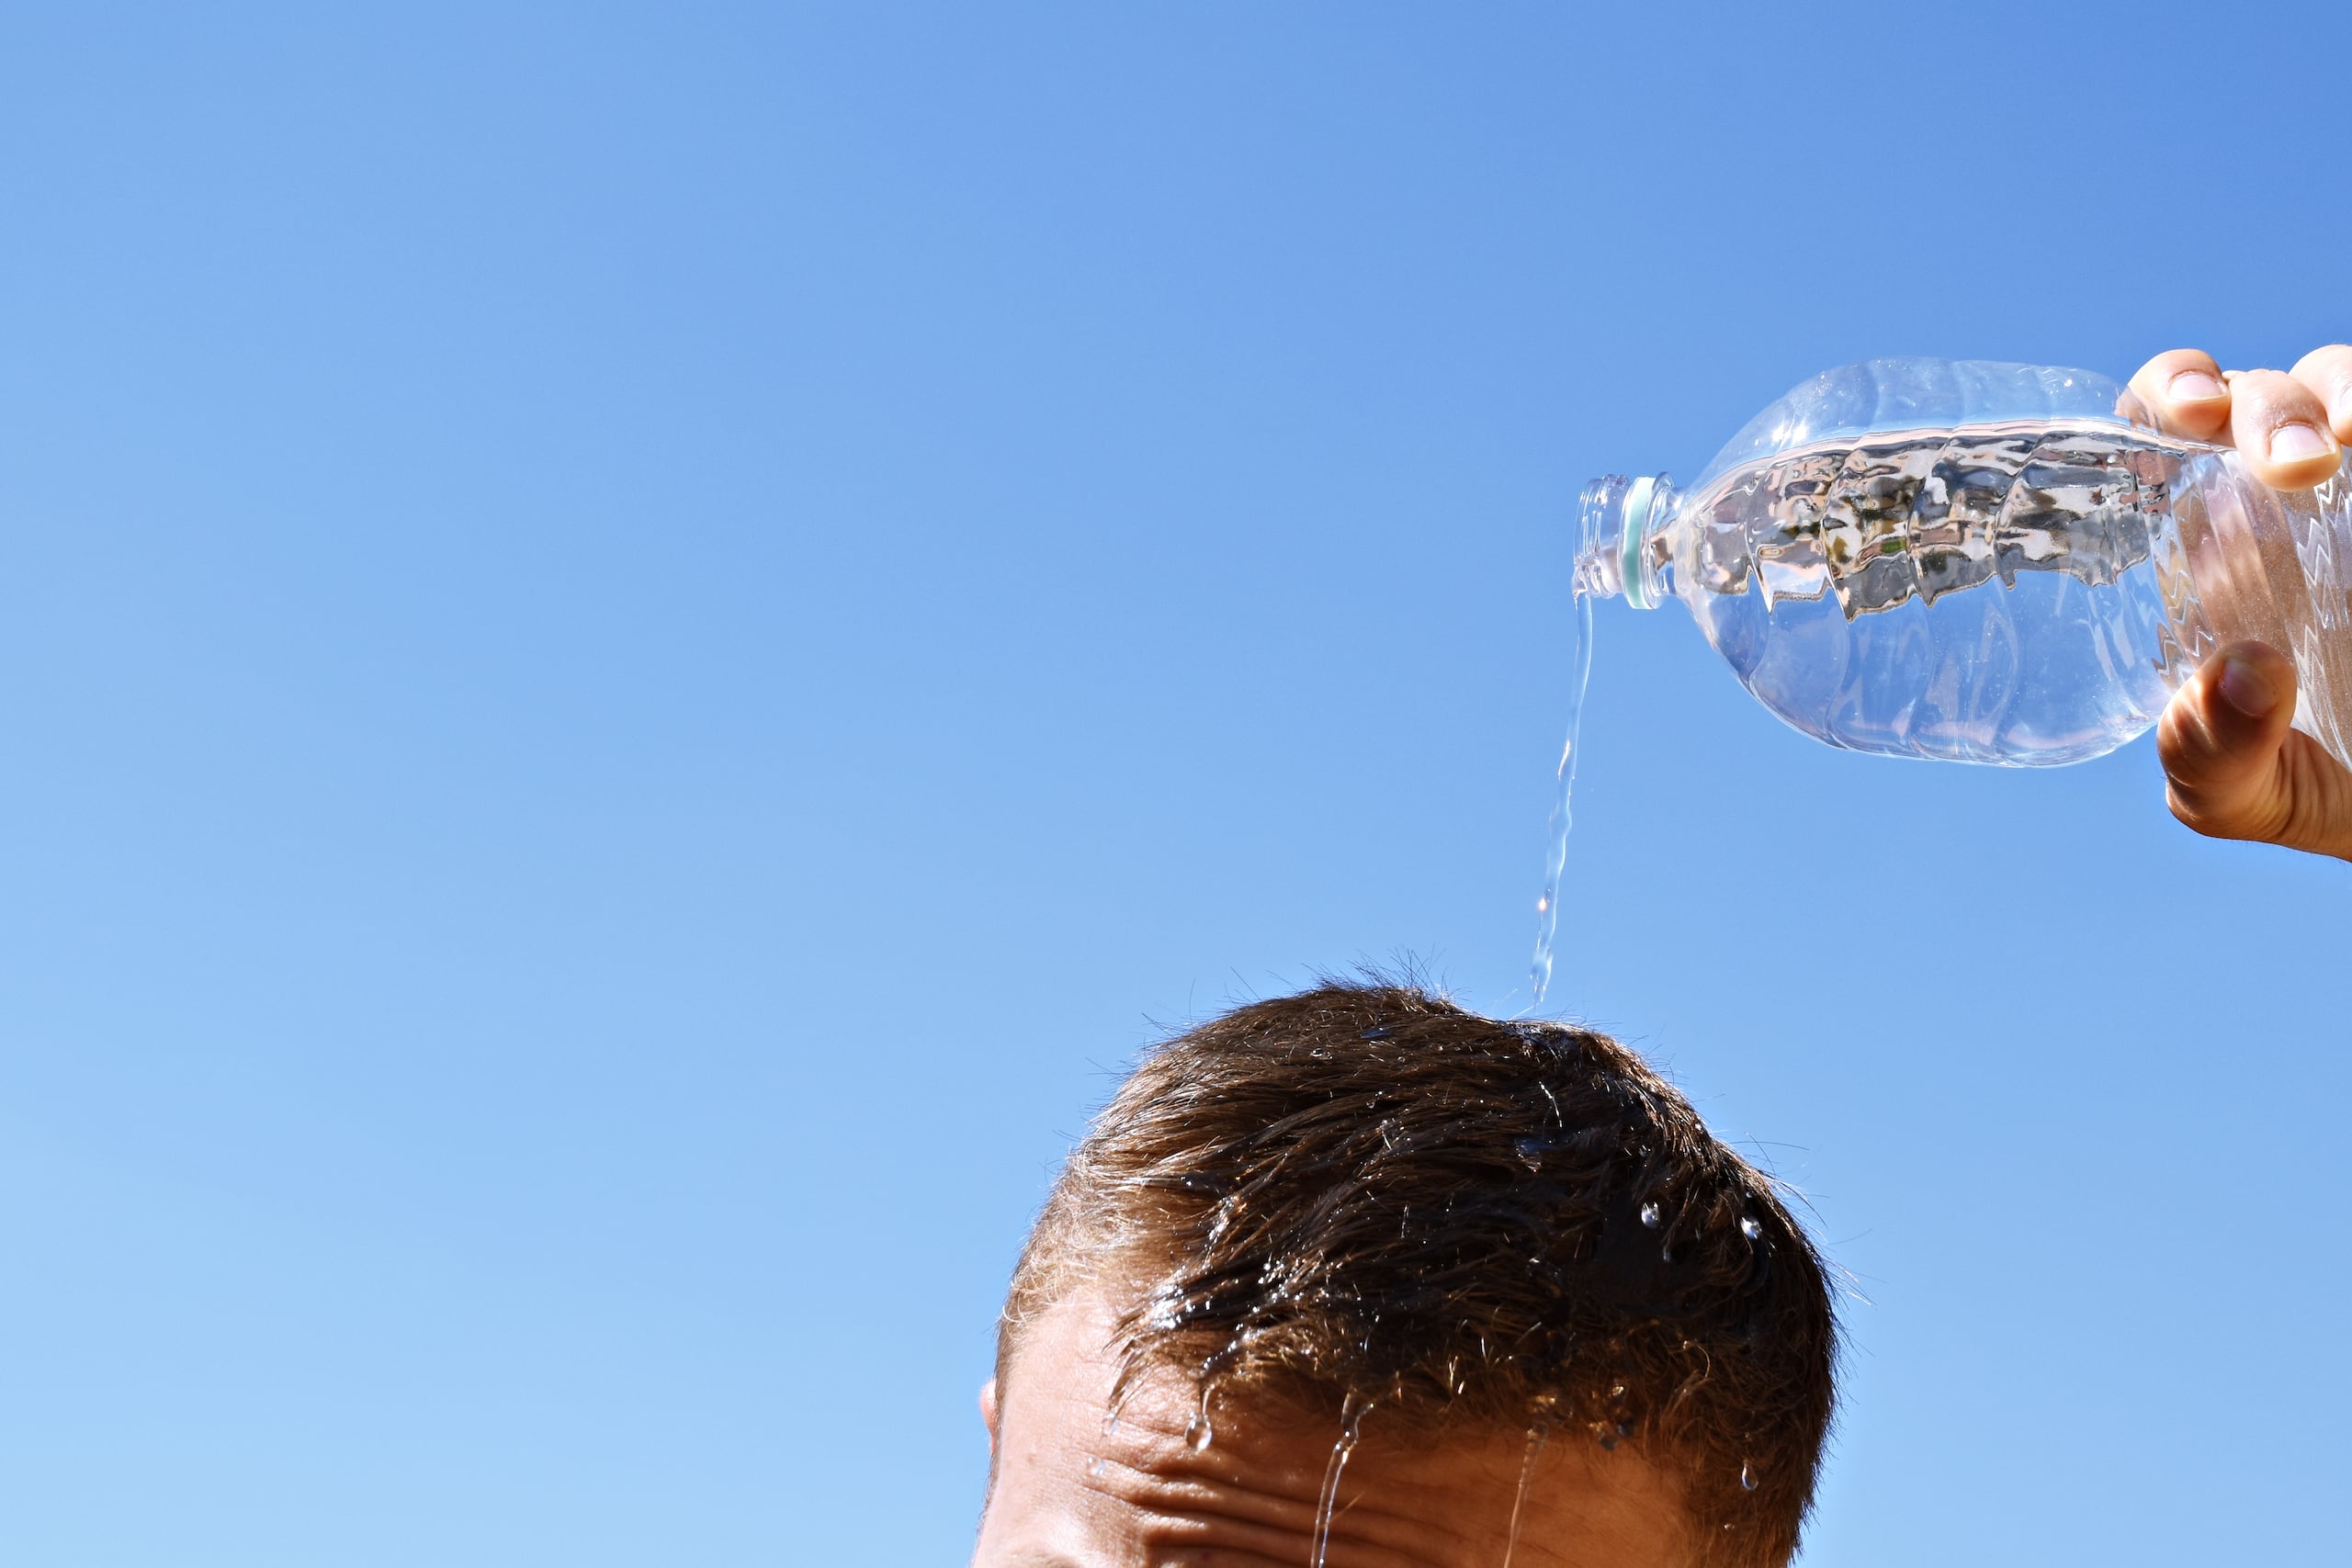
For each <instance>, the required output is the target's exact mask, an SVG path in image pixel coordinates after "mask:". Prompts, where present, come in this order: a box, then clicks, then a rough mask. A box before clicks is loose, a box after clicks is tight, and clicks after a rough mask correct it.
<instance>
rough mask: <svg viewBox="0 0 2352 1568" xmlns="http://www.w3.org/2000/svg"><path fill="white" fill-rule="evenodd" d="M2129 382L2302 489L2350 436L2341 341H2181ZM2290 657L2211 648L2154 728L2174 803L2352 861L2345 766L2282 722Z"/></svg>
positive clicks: (2345, 353)
mask: <svg viewBox="0 0 2352 1568" xmlns="http://www.w3.org/2000/svg"><path fill="white" fill-rule="evenodd" d="M2131 389H2132V390H2133V391H2135V392H2137V393H2138V394H2139V395H2140V399H2141V400H2142V401H2143V402H2144V403H2145V404H2146V405H2147V406H2148V407H2149V408H2150V409H2151V410H2152V411H2154V413H2155V415H2156V417H2157V419H2158V420H2159V422H2161V423H2163V425H2164V426H2165V429H2167V430H2171V431H2175V432H2177V433H2178V434H2182V435H2188V436H2194V437H2196V438H2197V439H2199V440H2201V441H2218V442H2222V443H2225V444H2227V445H2231V446H2235V447H2236V448H2237V449H2238V452H2239V454H2240V456H2242V457H2244V458H2245V465H2246V467H2247V468H2248V469H2249V470H2251V471H2252V473H2253V474H2254V477H2255V478H2256V479H2260V480H2261V481H2262V482H2263V483H2265V484H2267V485H2269V486H2271V487H2272V488H2273V489H2277V490H2308V489H2310V488H2311V487H2312V486H2313V485H2316V484H2318V483H2320V482H2321V481H2323V480H2324V479H2327V478H2328V477H2329V476H2331V475H2333V474H2334V473H2335V471H2336V468H2337V467H2338V465H2339V464H2340V463H2341V462H2342V461H2343V457H2344V453H2343V448H2344V446H2345V444H2346V443H2347V442H2352V346H2347V345H2346V344H2334V345H2332V346H2330V347H2327V348H2318V349H2313V350H2312V352H2311V353H2309V354H2307V355H2303V357H2302V358H2301V359H2299V360H2297V361H2296V362H2295V367H2294V368H2293V369H2292V370H2290V371H2278V370H2223V369H2222V367H2220V366H2218V365H2216V364H2215V363H2214V362H2213V356H2212V355H2209V354H2206V353H2203V352H2202V351H2200V350H2198V349H2193V348H2177V349H2173V350H2170V351H2169V352H2167V353H2164V354H2159V355H2156V356H2155V357H2154V359H2151V360H2150V361H2148V363H2147V364H2145V365H2143V366H2142V367H2140V372H2139V374H2138V375H2136V376H2134V377H2132V378H2131ZM2294 712H2295V666H2294V662H2293V660H2290V659H2289V658H2288V657H2287V656H2286V655H2285V654H2283V653H2281V652H2279V651H2278V649H2271V648H2267V647H2265V646H2264V645H2262V644H2261V643H2258V642H2241V643H2233V644H2232V645H2230V646H2229V647H2227V648H2224V649H2221V650H2220V651H2219V652H2217V653H2215V654H2214V655H2213V656H2212V657H2211V659H2208V660H2206V661H2205V665H2204V667H2203V668H2202V669H2200V670H2199V671H2198V672H2197V674H2196V675H2195V676H2194V677H2193V678H2192V679H2191V680H2190V681H2189V682H2188V683H2187V684H2186V685H2184V686H2182V687H2181V689H2180V690H2179V691H2178V692H2177V693H2175V694H2173V700H2172V704H2171V705H2170V706H2169V707H2167V708H2166V709H2165V716H2164V719H2163V721H2162V722H2161V723H2160V724H2158V725H2157V727H2156V755H2157V757H2158V758H2159V759H2160V760H2161V761H2163V763H2164V770H2165V800H2166V802H2167V803H2168V804H2169V805H2170V806H2171V807H2172V812H2173V815H2174V816H2176V817H2177V818H2180V819H2181V820H2182V821H2183V822H2185V823H2187V824H2188V826H2189V827H2191V828H2194V829H2197V831H2199V832H2200V833H2204V834H2207V835H2209V836H2211V837H2212V838H2217V839H2253V840H2259V841H2261V842H2264V843H2270V844H2283V845H2285V846H2286V847H2288V848H2289V849H2295V850H2303V851H2306V852H2310V853H2312V854H2324V855H2335V856H2337V857H2339V858H2341V859H2345V860H2352V773H2347V772H2346V771H2345V769H2344V768H2343V766H2342V765H2341V764H2339V763H2338V762H2337V761H2335V758H2333V757H2331V756H2329V755H2328V754H2327V753H2326V751H2325V750H2322V749H2321V747H2320V745H2319V743H2318V742H2317V741H2315V740H2313V739H2312V738H2311V737H2310V736H2308V735H2305V734H2303V733H2302V732H2301V731H2300V730H2296V729H2290V728H2288V725H2289V721H2290V719H2291V718H2292V717H2293V716H2294Z"/></svg>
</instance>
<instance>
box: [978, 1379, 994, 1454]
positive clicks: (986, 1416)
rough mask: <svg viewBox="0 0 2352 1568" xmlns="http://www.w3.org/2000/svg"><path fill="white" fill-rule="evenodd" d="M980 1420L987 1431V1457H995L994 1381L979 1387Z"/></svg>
mask: <svg viewBox="0 0 2352 1568" xmlns="http://www.w3.org/2000/svg"><path fill="white" fill-rule="evenodd" d="M980 1420H981V1421H982V1422H983V1423H985V1424H986V1425H987V1427H988V1429H989V1457H990V1458H994V1457H995V1455H996V1379H994V1378H990V1379H989V1381H988V1382H984V1383H982V1384H981V1385H980Z"/></svg>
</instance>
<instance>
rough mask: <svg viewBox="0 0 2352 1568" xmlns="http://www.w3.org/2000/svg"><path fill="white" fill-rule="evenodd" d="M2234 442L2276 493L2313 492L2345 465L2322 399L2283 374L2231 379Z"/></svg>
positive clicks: (2253, 374)
mask: <svg viewBox="0 0 2352 1568" xmlns="http://www.w3.org/2000/svg"><path fill="white" fill-rule="evenodd" d="M2230 440H2231V442H2232V443H2233V445H2234V446H2236V447H2237V449H2238V452H2239V454H2240V455H2241V456H2242V457H2245V466H2246V467H2247V468H2250V469H2252V470H2253V472H2254V477H2255V478H2256V479H2259V480H2261V481H2262V482H2263V483H2264V484H2267V485H2268V486H2270V487H2271V488H2272V489H2273V490H2309V489H2311V487H2312V486H2313V485H2315V484H2317V483H2319V481H2320V480H2322V479H2325V478H2327V476H2328V475H2330V474H2332V473H2334V472H2335V468H2336V465H2337V464H2339V463H2341V462H2342V461H2343V460H2344V451H2343V448H2341V447H2339V446H2336V444H2335V433H2334V432H2333V431H2331V430H2330V429H2329V428H2328V420H2327V409H2326V408H2325V407H2324V405H2323V404H2322V403H2321V402H2320V400H2319V395H2318V394H2317V393H2315V392H2313V391H2312V389H2310V388H2309V387H2306V386H2304V385H2303V384H2302V383H2301V381H2298V380H2296V379H2295V378H2293V377H2292V376H2289V375H2286V374H2285V373H2283V372H2281V371H2278V370H2242V371H2239V372H2237V373H2236V374H2234V375H2233V376H2232V377H2231V378H2230Z"/></svg>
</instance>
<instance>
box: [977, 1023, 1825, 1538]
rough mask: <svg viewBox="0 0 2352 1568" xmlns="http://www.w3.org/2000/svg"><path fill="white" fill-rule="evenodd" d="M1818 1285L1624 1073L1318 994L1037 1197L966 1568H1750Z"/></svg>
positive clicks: (1105, 1129)
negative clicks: (973, 1550)
mask: <svg viewBox="0 0 2352 1568" xmlns="http://www.w3.org/2000/svg"><path fill="white" fill-rule="evenodd" d="M1835 1349H1836V1325H1835V1321H1834V1317H1833V1314H1832V1310H1831V1304H1830V1297H1829V1291H1828V1287H1827V1283H1826V1278H1825V1275H1824V1270H1823V1267H1822V1264H1821V1260H1820V1258H1818V1256H1817V1255H1816V1254H1815V1251H1814V1248H1813V1246H1812V1244H1811V1243H1810V1242H1809V1241H1808V1240H1807V1239H1806V1237H1805V1235H1804V1231H1803V1230H1802V1229H1800V1228H1799V1226H1798V1225H1797V1224H1796V1222H1795V1221H1794V1220H1793V1219H1792V1218H1791V1217H1790V1215H1789V1213H1788V1211H1787V1209H1786V1208H1785V1207H1784V1206H1783V1205H1782V1203H1781V1200H1780V1198H1779V1197H1778V1195H1777V1194H1776V1191H1775V1190H1774V1187H1773V1184H1772V1182H1771V1181H1770V1179H1767V1178H1765V1177H1763V1176H1762V1175H1760V1174H1758V1172H1757V1171H1756V1170H1755V1169H1754V1168H1751V1167H1750V1166H1748V1165H1747V1163H1746V1162H1745V1161H1743V1160H1742V1159H1740V1158H1739V1157H1738V1156H1736V1155H1735V1154H1733V1153H1732V1151H1731V1150H1729V1149H1728V1148H1726V1147H1724V1145H1722V1144H1721V1143H1719V1142H1718V1141H1717V1140H1716V1139H1715V1138H1714V1137H1713V1135H1712V1134H1710V1133H1709V1132H1708V1131H1707V1129H1706V1127H1705V1126H1704V1125H1703V1124H1702V1122H1700V1120H1699V1118H1698V1116H1697V1114H1696V1113H1695V1112H1693V1111H1692V1110H1691V1107H1690V1105H1689V1103H1688V1102H1687V1101H1685V1100H1683V1098H1682V1097H1681V1096H1680V1095H1679V1094H1678V1093H1677V1092H1676V1091H1675V1090H1674V1089H1672V1088H1671V1087H1669V1086H1668V1084H1667V1083H1666V1082H1665V1081H1664V1080H1663V1079H1662V1078H1660V1077H1657V1075H1656V1074H1655V1073H1653V1072H1652V1071H1651V1070H1650V1069H1649V1068H1648V1067H1647V1066H1645V1065H1644V1064H1643V1063H1642V1061H1641V1060H1640V1059H1639V1058H1638V1057H1636V1056H1635V1055H1634V1054H1633V1053H1632V1052H1630V1051H1628V1050H1626V1049H1625V1048H1624V1047H1623V1046H1622V1045H1619V1044H1617V1043H1615V1042H1613V1041H1611V1040H1609V1039H1607V1038H1606V1037H1604V1036H1601V1035H1599V1034H1594V1033H1591V1032H1587V1031H1584V1030H1578V1029H1572V1028H1568V1027H1566V1026H1565V1025H1561V1024H1555V1023H1538V1022H1501V1021H1495V1020H1492V1019H1487V1018H1481V1017H1478V1016H1477V1015H1476V1014H1474V1013H1470V1012H1466V1011H1464V1010H1462V1009H1460V1008H1458V1007H1455V1006H1453V1004H1451V1003H1449V1002H1447V1001H1444V1000H1442V999H1441V998H1435V997H1432V996H1430V995H1428V994H1426V993H1424V992H1422V991H1420V990H1418V989H1414V988H1410V987H1402V986H1394V985H1385V984H1367V985H1356V986H1350V985H1326V986H1323V987H1319V988H1317V989H1315V990H1310V991H1307V992H1306V993H1304V994H1302V995H1298V996H1294V997H1285V998H1278V999H1275V1000H1272V1001H1264V1002H1258V1003H1253V1004H1251V1005H1250V1006H1247V1007H1243V1008H1240V1009H1238V1010H1235V1011H1233V1012H1230V1013H1227V1014H1226V1015H1225V1016H1224V1017H1221V1018H1218V1019H1216V1020H1213V1021H1210V1022H1208V1023H1205V1024H1204V1025H1202V1026H1200V1027H1198V1028H1196V1029H1193V1030H1192V1031H1190V1032H1186V1033H1184V1034H1182V1035H1180V1036H1178V1037H1177V1038H1175V1039H1174V1040H1172V1041H1170V1042H1169V1043H1167V1044H1165V1045H1163V1046H1161V1047H1160V1048H1159V1050H1158V1051H1157V1052H1156V1053H1154V1054H1153V1055H1150V1056H1149V1057H1148V1059H1146V1061H1145V1062H1144V1063H1143V1065H1142V1066H1140V1067H1138V1068H1137V1069H1136V1072H1135V1074H1134V1075H1133V1076H1132V1077H1129V1078H1128V1079H1127V1081H1126V1083H1125V1085H1124V1086H1123V1087H1122V1088H1121V1089H1120V1090H1119V1092H1118V1093H1117V1095H1116V1096H1115V1097H1114V1099H1113V1100H1112V1101H1111V1103H1110V1105H1109V1107H1108V1108H1107V1109H1106V1110H1105V1111H1103V1114H1102V1116H1101V1117H1100V1118H1099V1119H1098V1121H1097V1122H1096V1123H1095V1125H1094V1127H1093V1129H1092V1131H1091V1134H1090V1135H1089V1136H1088V1137H1087V1138H1086V1139H1085V1141H1084V1142H1083V1143H1081V1144H1080V1146H1079V1147H1078V1149H1077V1150H1076V1151H1075V1152H1074V1153H1073V1154H1072V1156H1070V1160H1069V1166H1068V1167H1067V1168H1066V1169H1065V1170H1064V1171H1063V1173H1062V1175H1061V1178H1060V1179H1059V1180H1058V1182H1057V1184H1056V1186H1055V1188H1054V1190H1053V1194H1052V1196H1051V1198H1050V1199H1049V1200H1048V1201H1047V1202H1046V1208H1045V1211H1044V1213H1043V1214H1042V1215H1041V1216H1040V1218H1039V1219H1038V1222H1037V1224H1036V1228H1035V1231H1034V1232H1033V1233H1032V1235H1031V1236H1030V1239H1029V1244H1028V1247H1027V1248H1026V1250H1025V1251H1024V1252H1023V1256H1022V1258H1021V1262H1020V1265H1019V1268H1018V1269H1017V1270H1016V1272H1015V1274H1014V1277H1013V1281H1012V1291H1011V1293H1010V1298H1009V1300H1008V1301H1007V1303H1006V1305H1005V1310H1004V1316H1003V1320H1002V1324H1001V1330H1000V1335H999V1341H998V1354H997V1375H996V1377H995V1379H994V1380H993V1381H992V1382H990V1383H989V1386H988V1388H987V1389H986V1390H985V1391H983V1393H982V1394H981V1408H982V1413H983V1415H984V1416H985V1417H986V1419H987V1422H988V1426H989V1438H990V1444H991V1450H992V1453H993V1456H994V1462H993V1469H992V1472H991V1476H990V1483H989V1502H988V1506H987V1511H986V1513H985V1515H984V1517H983V1519H982V1522H981V1529H980V1539H979V1545H978V1552H977V1554H976V1556H975V1558H974V1562H975V1564H976V1568H1114V1565H1117V1568H1127V1565H1135V1568H1144V1565H1153V1568H1157V1565H1160V1564H1173V1563H1188V1564H1212V1563H1215V1564H1232V1565H1237V1568H1238V1565H1245V1564H1246V1565H1252V1568H1260V1565H1267V1564H1274V1563H1294V1564H1307V1563H1320V1564H1322V1565H1323V1568H1471V1565H1473V1564H1475V1565H1476V1568H1495V1565H1496V1564H1499V1563H1505V1562H1509V1563H1512V1564H1515V1565H1517V1568H1668V1565H1673V1568H1715V1565H1721V1568H1766V1565H1775V1568H1776V1565H1778V1564H1781V1563H1784V1562H1787V1561H1788V1559H1789V1558H1790V1556H1791V1555H1792V1553H1793V1552H1794V1551H1795V1550H1796V1545H1797V1537H1798V1528H1799V1526H1800V1524H1801V1523H1802V1522H1803V1520H1804V1515H1805V1512H1806V1509H1807V1507H1808V1506H1809V1505H1810V1503H1811V1500H1812V1496H1813V1488H1814V1478H1815V1471H1816V1468H1817V1467H1818V1465H1819V1462H1820V1459H1821V1450H1822V1445H1823V1441H1824V1439H1825V1437H1826V1433H1827V1431H1828V1428H1829V1419H1830V1405H1831V1380H1832V1371H1833V1365H1832V1364H1833V1361H1834V1359H1835Z"/></svg>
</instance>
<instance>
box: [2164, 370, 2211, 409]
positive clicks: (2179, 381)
mask: <svg viewBox="0 0 2352 1568" xmlns="http://www.w3.org/2000/svg"><path fill="white" fill-rule="evenodd" d="M2165 396H2166V397H2168V398H2170V399H2171V400H2173V401H2174V402H2177V403H2202V402H2209V401H2211V400H2213V399H2215V398H2218V397H2220V396H2222V383H2221V382H2220V381H2218V380H2216V379H2215V378H2213V376H2212V374H2211V372H2209V371H2204V370H2184V371H2182V372H2181V373H2180V374H2179V375H2177V376H2176V377H2174V378H2172V379H2171V380H2169V381H2167V382H2165Z"/></svg>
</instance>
